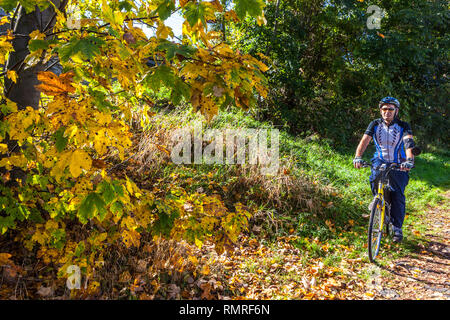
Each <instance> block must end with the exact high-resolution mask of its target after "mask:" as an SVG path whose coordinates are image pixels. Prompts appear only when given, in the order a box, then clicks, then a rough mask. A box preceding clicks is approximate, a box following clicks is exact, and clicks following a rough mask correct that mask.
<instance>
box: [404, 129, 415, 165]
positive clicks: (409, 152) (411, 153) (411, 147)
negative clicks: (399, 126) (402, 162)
mask: <svg viewBox="0 0 450 320" xmlns="http://www.w3.org/2000/svg"><path fill="white" fill-rule="evenodd" d="M403 139H404V140H405V141H408V139H411V140H413V136H412V134H408V135H406V136H404V137H403ZM411 140H410V141H411ZM413 141H414V140H413ZM414 145H415V144H414ZM414 145H411V146H410V147H409V146H405V147H406V148H405V152H406V158H411V159H413V160H414V154H413V152H412V149H413V147H414ZM408 147H409V148H408Z"/></svg>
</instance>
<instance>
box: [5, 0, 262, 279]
mask: <svg viewBox="0 0 450 320" xmlns="http://www.w3.org/2000/svg"><path fill="white" fill-rule="evenodd" d="M255 4H256V6H255ZM263 6H264V3H263V2H262V1H260V0H256V1H255V0H238V1H234V6H229V7H226V8H225V7H224V6H222V5H221V3H220V2H219V1H209V2H208V1H185V0H180V1H179V2H175V1H174V0H155V1H139V2H136V1H127V0H123V1H118V0H111V1H107V0H103V1H89V0H88V1H56V0H55V1H45V0H38V1H22V0H2V1H1V2H0V7H1V8H3V9H4V11H5V13H6V15H5V16H3V17H2V20H1V23H2V24H3V26H7V27H6V28H5V27H4V28H3V30H4V31H3V32H2V35H1V38H0V50H1V52H0V59H1V60H0V63H1V64H5V70H4V73H3V75H4V77H5V78H4V80H3V82H2V85H3V90H2V92H3V97H2V98H3V100H2V104H1V113H2V120H1V122H0V137H1V139H3V141H2V142H1V144H0V148H1V149H0V152H1V153H2V154H3V155H2V159H1V161H0V167H1V168H2V169H3V173H2V184H0V210H1V211H0V231H1V234H5V233H7V232H11V231H12V230H14V229H15V230H16V232H17V237H16V239H18V240H20V241H22V242H23V243H24V245H25V247H26V248H28V249H29V250H32V249H33V248H38V255H39V256H45V259H46V260H45V261H48V263H53V264H54V265H55V266H57V267H58V268H59V270H60V274H61V275H64V272H65V270H66V269H67V267H68V266H69V265H72V264H76V265H80V266H82V271H83V272H84V273H86V274H89V273H90V272H91V271H92V268H93V267H94V265H95V262H96V261H99V260H100V261H101V260H102V248H104V247H105V246H106V244H107V243H108V244H111V243H115V244H117V245H125V246H126V247H139V245H140V239H141V237H142V235H143V234H150V235H154V236H167V237H171V238H172V239H186V240H188V241H189V242H191V243H195V244H197V245H198V246H201V244H202V242H203V241H205V240H207V239H210V240H212V241H214V243H215V244H216V249H217V250H218V251H219V252H221V251H223V249H224V246H226V245H227V244H230V243H232V242H233V241H235V240H236V237H237V235H238V234H239V232H241V231H242V230H243V229H244V228H245V225H246V223H247V220H248V218H249V213H248V212H247V210H246V209H245V207H244V206H242V205H240V204H237V205H236V206H235V208H234V210H233V211H230V210H228V209H227V208H226V207H225V206H224V204H223V203H222V201H221V200H220V199H218V198H216V197H210V196H207V195H205V194H197V193H196V194H188V193H187V192H186V191H185V190H183V189H182V188H180V187H178V186H176V185H171V186H170V187H168V190H169V192H167V194H165V195H163V196H160V195H159V194H156V193H154V192H152V190H144V189H141V188H139V187H138V186H137V185H136V183H135V182H134V181H133V180H132V179H130V178H129V177H119V176H117V175H115V174H114V171H113V170H112V169H113V167H114V164H115V163H117V162H120V161H124V160H125V159H126V158H127V157H128V156H129V154H128V150H129V148H130V146H131V145H132V141H131V137H132V134H131V131H130V121H131V114H132V111H133V110H136V109H139V112H140V113H141V115H142V116H147V115H148V114H147V110H148V107H149V105H151V104H152V101H151V97H152V95H151V94H149V93H152V92H157V91H159V90H160V89H161V88H162V87H165V88H168V89H169V90H170V100H171V102H172V103H173V104H178V103H180V102H181V101H186V102H189V103H191V104H192V107H193V108H194V110H195V111H200V112H201V113H202V114H203V115H204V116H205V118H206V119H207V120H210V119H211V118H212V117H214V115H216V114H217V112H218V110H219V108H220V107H221V106H227V105H230V104H234V105H236V106H238V107H241V108H248V107H250V106H251V105H252V104H253V103H254V102H255V93H256V92H258V93H259V94H260V95H263V96H264V95H265V94H266V88H265V80H264V76H263V75H262V72H264V71H265V70H266V66H265V65H264V64H263V63H261V62H260V61H258V60H257V59H255V58H254V57H253V56H251V55H248V54H242V53H240V52H239V51H235V50H233V49H232V48H231V47H230V46H229V45H227V44H226V43H224V42H223V41H222V40H223V38H222V36H221V34H220V32H217V31H211V30H210V29H209V28H208V21H214V19H216V16H221V17H225V18H226V19H231V18H233V19H243V18H245V17H246V16H247V15H248V14H249V15H250V16H252V17H255V18H257V17H258V16H261V15H262V9H263ZM175 11H179V12H181V13H182V15H183V17H184V19H185V21H184V23H183V35H182V41H181V42H178V41H172V40H170V39H171V36H173V32H172V29H171V28H170V26H168V25H166V24H165V20H166V19H167V18H168V17H169V16H170V15H171V14H172V13H174V12H175ZM142 24H144V25H145V26H147V28H149V29H150V30H152V31H153V32H154V35H149V33H148V32H147V33H146V32H144V30H143V29H141V28H139V27H138V26H141V25H142ZM149 57H150V58H151V60H152V61H154V62H156V63H154V64H151V63H148V61H149ZM59 63H60V64H61V68H62V70H61V71H62V73H60V72H51V71H50V70H52V68H53V67H55V66H57V65H58V64H59ZM113 79H115V81H113ZM14 168H16V169H20V171H21V172H23V175H22V176H21V177H20V179H17V178H18V177H17V176H15V175H14V174H12V172H14ZM11 182H14V183H11ZM74 223H75V224H81V225H82V226H87V225H89V228H88V230H89V231H87V232H86V233H84V234H75V233H74V232H73V230H71V229H70V228H69V227H68V225H71V226H73V225H74ZM84 230H86V229H84ZM55 250H56V251H55ZM50 252H51V254H50Z"/></svg>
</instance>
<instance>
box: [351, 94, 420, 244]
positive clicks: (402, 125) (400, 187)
mask: <svg viewBox="0 0 450 320" xmlns="http://www.w3.org/2000/svg"><path fill="white" fill-rule="evenodd" d="M379 108H380V113H381V118H379V119H376V120H374V121H372V122H371V123H370V124H369V126H368V128H367V130H366V131H365V133H364V135H363V137H362V139H361V141H360V142H359V145H358V147H357V148H356V154H355V158H354V159H353V166H354V167H355V168H357V169H360V168H361V167H362V165H363V163H364V161H363V160H362V155H363V154H364V151H365V150H366V148H367V146H368V145H369V143H370V141H371V140H372V138H373V140H374V143H375V147H376V151H375V154H374V156H373V158H372V159H371V161H372V166H373V167H372V174H371V175H370V178H369V182H370V186H371V189H372V193H373V195H374V196H375V195H376V194H377V183H378V181H377V178H378V176H379V171H378V170H376V169H373V168H377V167H379V166H380V165H381V164H387V165H389V164H391V163H397V164H400V170H401V171H391V173H390V179H389V181H390V184H391V193H390V194H391V220H392V221H391V222H392V224H393V226H394V228H393V229H394V239H393V240H394V241H395V242H401V241H402V240H403V232H402V225H403V220H404V219H405V194H404V192H405V188H406V185H407V184H408V181H409V174H408V171H409V170H411V168H413V167H414V154H413V148H414V146H415V143H414V140H413V136H412V131H411V127H410V125H409V124H408V123H406V122H404V121H401V120H400V119H399V118H398V117H397V116H398V112H399V109H400V102H399V101H398V100H397V99H395V98H393V97H385V98H383V99H381V101H380V102H379ZM371 206H373V201H372V203H371ZM369 209H371V208H370V206H369Z"/></svg>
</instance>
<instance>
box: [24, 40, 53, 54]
mask: <svg viewBox="0 0 450 320" xmlns="http://www.w3.org/2000/svg"><path fill="white" fill-rule="evenodd" d="M48 45H49V43H48V41H46V40H39V39H36V40H30V42H29V44H28V49H30V51H31V52H33V51H36V50H39V49H43V50H47V49H48Z"/></svg>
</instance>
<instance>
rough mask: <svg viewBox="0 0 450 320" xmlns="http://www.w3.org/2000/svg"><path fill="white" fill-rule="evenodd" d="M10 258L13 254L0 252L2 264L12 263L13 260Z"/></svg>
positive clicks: (0, 263) (0, 262)
mask: <svg viewBox="0 0 450 320" xmlns="http://www.w3.org/2000/svg"><path fill="white" fill-rule="evenodd" d="M9 258H11V254H9V253H0V266H1V265H5V264H8V263H11V260H9Z"/></svg>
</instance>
